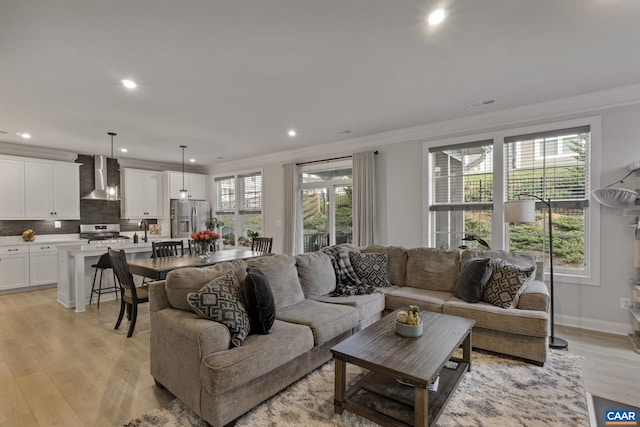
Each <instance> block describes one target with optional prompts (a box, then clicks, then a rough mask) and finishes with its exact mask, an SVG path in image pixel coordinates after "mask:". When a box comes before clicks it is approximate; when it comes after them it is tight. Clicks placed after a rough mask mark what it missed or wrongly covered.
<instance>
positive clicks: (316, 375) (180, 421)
mask: <svg viewBox="0 0 640 427" xmlns="http://www.w3.org/2000/svg"><path fill="white" fill-rule="evenodd" d="M579 360H580V359H579V358H578V357H577V356H574V355H572V354H571V353H568V352H566V351H556V350H550V351H549V359H548V360H547V363H545V365H544V367H539V366H535V365H531V364H527V363H525V362H522V361H520V360H514V359H510V358H504V357H499V356H496V355H493V354H487V353H483V352H478V351H474V352H473V365H472V370H471V372H467V373H466V374H465V375H464V377H463V379H462V381H461V382H460V384H459V385H458V389H457V390H456V392H455V393H454V395H453V396H452V397H451V400H449V402H448V403H447V405H446V406H445V408H444V411H443V413H442V415H441V416H440V418H439V419H438V422H437V424H436V425H437V426H440V427H449V426H531V427H537V426H540V427H542V426H588V425H589V416H588V411H587V403H586V398H585V393H584V389H583V385H582V376H581V372H580V365H579ZM347 367H348V370H347V377H348V378H347V380H348V381H352V380H354V379H355V378H356V377H357V376H358V375H362V370H361V369H359V368H357V367H354V366H352V365H347ZM333 392H334V367H333V362H329V363H327V364H325V365H323V366H321V367H320V368H318V369H316V370H315V371H314V372H312V373H310V374H309V375H307V376H306V377H304V378H302V379H301V380H299V381H298V382H296V383H294V384H292V385H291V386H289V387H288V388H286V389H285V390H283V391H282V392H281V393H279V394H277V395H276V396H274V397H273V398H271V399H269V400H267V401H265V402H263V403H262V404H261V405H259V406H257V407H256V408H254V409H253V410H251V411H250V412H248V413H247V414H245V415H244V416H242V417H241V418H239V419H238V420H237V423H236V426H238V427H240V426H242V427H248V426H252V427H271V426H299V425H308V426H343V427H353V426H375V425H376V424H374V423H373V422H371V421H368V420H366V419H364V418H362V417H360V416H358V415H355V414H352V413H350V412H348V411H344V412H343V413H342V414H341V415H336V414H334V413H333ZM124 425H125V426H130V427H134V426H141V427H148V426H163V427H193V426H197V427H200V426H202V427H204V426H206V423H204V422H203V421H202V420H201V419H200V418H199V417H198V416H197V415H195V414H194V413H193V412H192V411H191V410H190V409H189V408H187V407H186V406H185V405H184V404H183V403H182V402H180V401H179V400H177V399H176V400H174V401H172V402H170V403H169V404H168V405H166V406H165V407H162V408H159V409H155V410H153V411H151V412H149V413H147V414H145V415H143V416H142V417H140V418H138V419H136V420H133V421H130V422H129V423H127V424H124Z"/></svg>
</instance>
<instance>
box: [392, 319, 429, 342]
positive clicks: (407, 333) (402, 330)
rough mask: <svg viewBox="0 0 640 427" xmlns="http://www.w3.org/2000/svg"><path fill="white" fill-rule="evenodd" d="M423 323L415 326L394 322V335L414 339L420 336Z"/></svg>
mask: <svg viewBox="0 0 640 427" xmlns="http://www.w3.org/2000/svg"><path fill="white" fill-rule="evenodd" d="M422 325H424V323H423V322H420V323H418V324H417V325H407V324H406V323H400V322H398V321H396V334H398V335H401V336H403V337H407V338H416V337H419V336H420V335H422Z"/></svg>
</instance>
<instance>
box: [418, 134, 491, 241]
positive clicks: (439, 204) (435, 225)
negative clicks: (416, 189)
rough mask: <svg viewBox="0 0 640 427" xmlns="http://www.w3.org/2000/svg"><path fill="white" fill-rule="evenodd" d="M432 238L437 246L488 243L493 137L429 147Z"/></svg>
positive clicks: (489, 237)
mask: <svg viewBox="0 0 640 427" xmlns="http://www.w3.org/2000/svg"><path fill="white" fill-rule="evenodd" d="M429 170H430V171H431V179H430V184H431V185H430V192H429V193H430V195H431V200H430V203H429V209H430V211H431V212H430V222H431V230H432V236H431V237H432V242H433V244H434V245H435V247H438V248H456V247H461V246H467V247H477V245H478V240H464V239H469V238H471V237H473V236H475V237H476V238H479V239H482V240H483V241H486V242H487V243H488V244H489V245H490V244H491V218H492V209H493V185H494V184H493V141H492V140H485V141H478V142H470V143H463V144H457V145H452V146H446V147H432V148H429Z"/></svg>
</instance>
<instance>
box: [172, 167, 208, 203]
mask: <svg viewBox="0 0 640 427" xmlns="http://www.w3.org/2000/svg"><path fill="white" fill-rule="evenodd" d="M184 186H185V187H186V190H187V191H188V192H189V200H207V175H201V174H197V173H185V174H184ZM180 190H182V172H169V198H170V199H179V198H180Z"/></svg>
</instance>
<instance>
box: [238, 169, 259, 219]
mask: <svg viewBox="0 0 640 427" xmlns="http://www.w3.org/2000/svg"><path fill="white" fill-rule="evenodd" d="M238 194H239V196H240V197H239V199H240V206H239V211H240V213H241V214H247V213H261V212H262V174H261V173H260V172H255V173H250V174H244V175H238Z"/></svg>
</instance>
